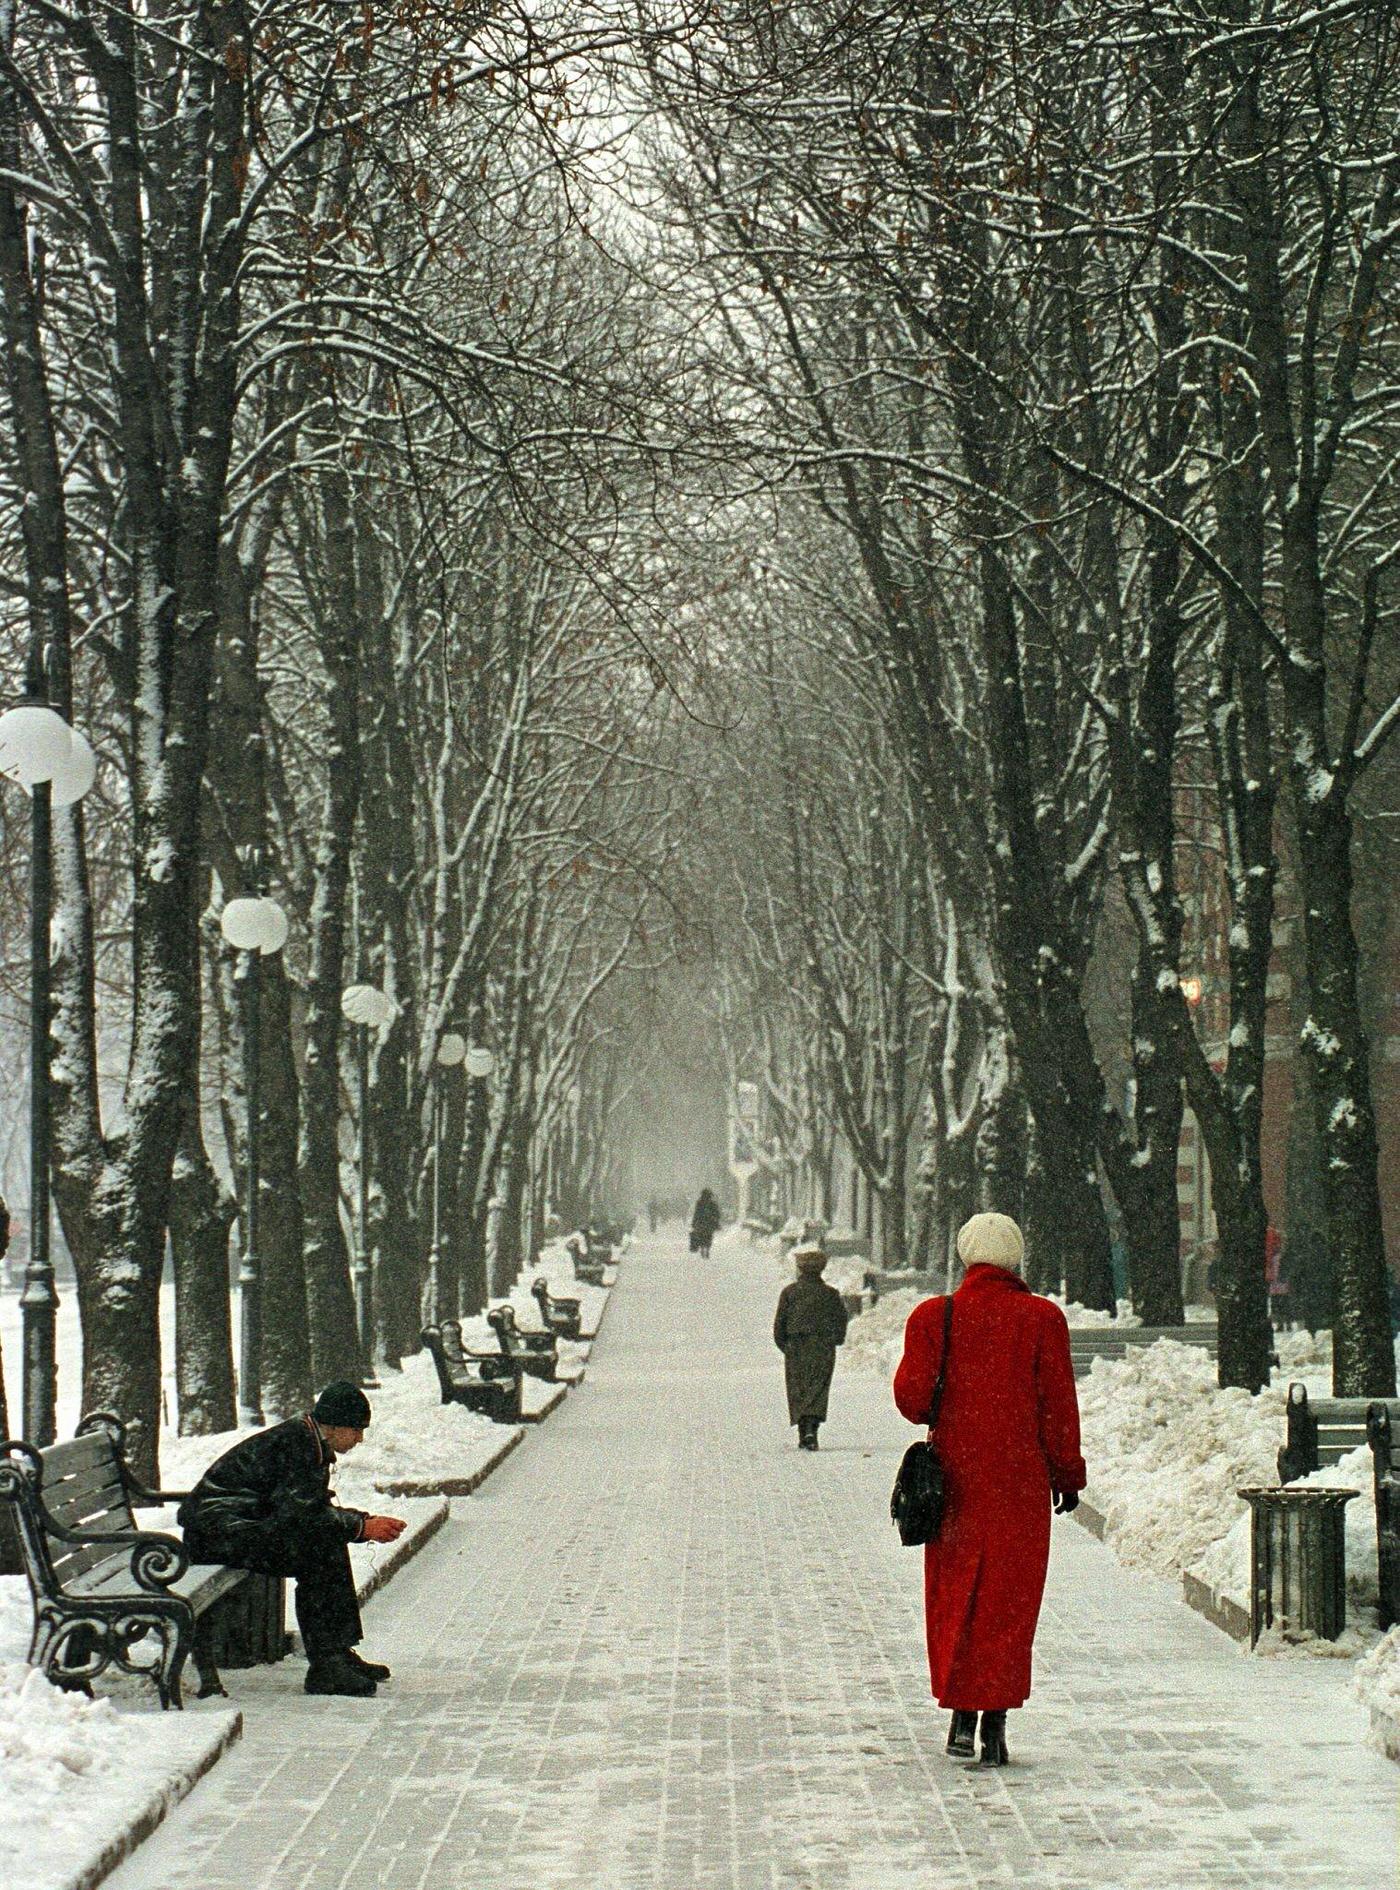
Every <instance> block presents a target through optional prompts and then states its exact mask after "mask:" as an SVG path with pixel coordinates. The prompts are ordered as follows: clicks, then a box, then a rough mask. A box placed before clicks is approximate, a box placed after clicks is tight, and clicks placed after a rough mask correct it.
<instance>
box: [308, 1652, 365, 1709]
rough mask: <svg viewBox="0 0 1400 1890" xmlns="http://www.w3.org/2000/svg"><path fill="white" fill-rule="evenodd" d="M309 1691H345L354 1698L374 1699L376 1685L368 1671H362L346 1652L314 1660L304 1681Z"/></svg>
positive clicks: (349, 1696)
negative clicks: (348, 1657)
mask: <svg viewBox="0 0 1400 1890" xmlns="http://www.w3.org/2000/svg"><path fill="white" fill-rule="evenodd" d="M303 1684H304V1686H305V1690H306V1692H308V1693H343V1694H345V1695H346V1696H347V1698H349V1699H352V1700H369V1699H373V1697H374V1695H375V1692H376V1690H377V1689H376V1687H375V1684H374V1682H373V1680H371V1679H370V1677H369V1675H368V1674H367V1673H361V1671H360V1669H359V1668H358V1667H357V1666H356V1665H355V1663H354V1662H353V1661H352V1660H349V1659H347V1657H346V1656H345V1655H344V1654H328V1655H327V1656H326V1658H325V1659H324V1660H313V1661H312V1663H311V1665H310V1666H309V1667H308V1668H307V1670H306V1680H305V1682H304V1683H303Z"/></svg>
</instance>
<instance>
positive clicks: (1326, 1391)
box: [1274, 1329, 1332, 1397]
mask: <svg viewBox="0 0 1400 1890" xmlns="http://www.w3.org/2000/svg"><path fill="white" fill-rule="evenodd" d="M1274 1351H1275V1352H1276V1353H1277V1354H1278V1368H1277V1370H1276V1371H1275V1373H1274V1377H1275V1379H1279V1378H1282V1379H1283V1380H1284V1382H1285V1383H1291V1382H1292V1381H1293V1380H1294V1379H1302V1380H1304V1381H1305V1382H1306V1384H1307V1386H1308V1389H1309V1391H1312V1392H1314V1393H1315V1394H1316V1395H1318V1396H1319V1397H1321V1396H1324V1395H1326V1396H1328V1397H1330V1396H1331V1392H1332V1334H1331V1333H1330V1332H1308V1331H1306V1330H1302V1329H1300V1330H1299V1331H1297V1332H1276V1333H1275V1334H1274Z"/></svg>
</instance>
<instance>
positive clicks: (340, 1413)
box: [311, 1378, 369, 1431]
mask: <svg viewBox="0 0 1400 1890" xmlns="http://www.w3.org/2000/svg"><path fill="white" fill-rule="evenodd" d="M311 1415H312V1417H314V1418H315V1420H316V1422H317V1423H318V1424H345V1425H348V1426H349V1428H350V1429H351V1430H353V1431H362V1430H364V1429H365V1427H366V1426H367V1425H368V1423H369V1399H368V1398H367V1397H366V1396H365V1394H364V1393H363V1392H362V1391H361V1390H360V1387H359V1386H358V1385H352V1384H351V1383H350V1380H349V1379H348V1378H337V1379H336V1381H335V1383H334V1384H333V1385H327V1386H326V1388H325V1390H324V1391H323V1392H322V1393H321V1395H320V1397H319V1398H318V1399H317V1400H316V1402H315V1404H313V1405H312V1407H311Z"/></svg>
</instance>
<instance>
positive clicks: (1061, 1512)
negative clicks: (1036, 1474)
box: [1054, 1490, 1079, 1516]
mask: <svg viewBox="0 0 1400 1890" xmlns="http://www.w3.org/2000/svg"><path fill="white" fill-rule="evenodd" d="M1054 1497H1055V1514H1056V1515H1057V1516H1068V1515H1069V1513H1070V1511H1071V1510H1072V1509H1078V1508H1079V1492H1078V1490H1056V1491H1055V1492H1054Z"/></svg>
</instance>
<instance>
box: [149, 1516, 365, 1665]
mask: <svg viewBox="0 0 1400 1890" xmlns="http://www.w3.org/2000/svg"><path fill="white" fill-rule="evenodd" d="M185 1547H186V1548H187V1549H188V1550H189V1556H190V1560H191V1561H192V1562H222V1563H223V1564H224V1566H225V1567H226V1568H250V1569H253V1570H255V1571H256V1572H257V1573H258V1574H260V1575H285V1576H288V1577H290V1578H291V1579H292V1580H293V1581H295V1583H296V1610H297V1626H298V1627H299V1628H300V1629H301V1642H302V1646H303V1647H304V1648H305V1649H306V1658H307V1659H308V1660H309V1661H317V1660H324V1659H326V1657H327V1656H328V1655H330V1654H342V1653H344V1651H345V1649H346V1648H347V1647H354V1646H355V1645H356V1644H357V1643H358V1642H359V1641H360V1639H361V1638H362V1636H363V1632H364V1630H363V1628H362V1626H361V1624H360V1604H359V1602H358V1601H357V1600H356V1599H355V1577H354V1575H353V1574H352V1573H351V1569H350V1546H349V1544H348V1543H347V1542H346V1540H345V1538H344V1536H342V1535H341V1533H340V1531H339V1530H338V1529H336V1528H335V1527H334V1526H332V1525H328V1526H327V1527H326V1528H325V1529H324V1530H321V1529H311V1530H308V1531H307V1532H306V1533H305V1534H303V1535H299V1536H296V1537H289V1536H288V1535H287V1534H286V1532H285V1530H283V1529H281V1528H280V1527H279V1526H278V1525H277V1524H275V1523H259V1522H246V1523H237V1524H235V1525H233V1526H232V1527H229V1528H225V1529H218V1530H208V1531H205V1530H201V1529H200V1528H199V1526H198V1524H197V1523H196V1524H195V1525H194V1526H193V1527H192V1528H189V1529H186V1531H185Z"/></svg>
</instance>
